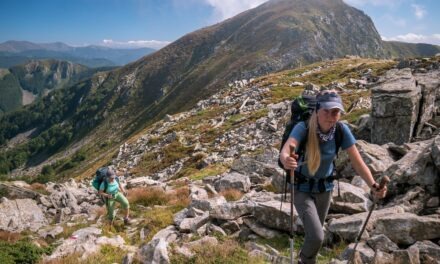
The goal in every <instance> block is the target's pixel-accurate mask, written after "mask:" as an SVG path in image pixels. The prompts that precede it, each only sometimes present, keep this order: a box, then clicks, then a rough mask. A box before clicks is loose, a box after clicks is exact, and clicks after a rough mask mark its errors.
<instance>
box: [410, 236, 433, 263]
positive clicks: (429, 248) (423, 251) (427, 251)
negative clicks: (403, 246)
mask: <svg viewBox="0 0 440 264" xmlns="http://www.w3.org/2000/svg"><path fill="white" fill-rule="evenodd" d="M414 247H415V248H417V249H418V251H419V254H420V259H421V260H422V263H429V261H428V260H429V259H437V260H439V259H440V246H439V245H437V244H435V243H433V242H431V241H429V240H425V241H417V242H416V243H415V244H414V245H412V246H411V247H410V248H414ZM432 263H435V262H432Z"/></svg>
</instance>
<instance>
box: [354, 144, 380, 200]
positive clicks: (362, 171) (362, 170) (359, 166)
mask: <svg viewBox="0 0 440 264" xmlns="http://www.w3.org/2000/svg"><path fill="white" fill-rule="evenodd" d="M347 153H348V156H349V157H350V161H351V165H352V166H353V168H354V170H355V171H356V172H357V173H358V174H359V175H360V176H361V177H362V179H363V180H364V181H365V182H366V183H367V185H368V187H370V189H371V190H372V191H373V192H374V195H375V196H376V197H378V198H383V197H385V195H386V192H387V187H386V186H385V187H384V188H383V189H380V190H378V189H377V188H378V186H379V184H378V183H377V182H376V181H375V180H374V178H373V175H372V174H371V171H370V169H369V168H368V167H367V165H366V164H365V162H364V160H363V159H362V157H361V154H359V151H358V149H357V148H356V145H352V146H351V147H349V148H348V149H347Z"/></svg>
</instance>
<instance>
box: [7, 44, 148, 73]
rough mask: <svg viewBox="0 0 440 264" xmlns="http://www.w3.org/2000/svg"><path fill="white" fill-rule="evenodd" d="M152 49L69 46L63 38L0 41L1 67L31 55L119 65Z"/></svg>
mask: <svg viewBox="0 0 440 264" xmlns="http://www.w3.org/2000/svg"><path fill="white" fill-rule="evenodd" d="M154 51H155V50H154V49H151V48H133V49H126V48H125V49H120V48H110V47H105V46H98V45H89V46H84V47H72V46H69V45H67V44H65V43H62V42H54V43H41V44H38V43H33V42H29V41H6V42H3V43H0V67H4V68H9V67H11V66H13V65H16V64H21V63H24V62H25V61H26V60H30V59H59V60H69V61H72V62H75V63H78V64H84V65H86V66H88V67H103V66H117V65H119V66H121V65H125V64H127V63H130V62H133V61H135V60H137V59H139V58H141V57H143V56H145V55H148V54H150V53H152V52H154Z"/></svg>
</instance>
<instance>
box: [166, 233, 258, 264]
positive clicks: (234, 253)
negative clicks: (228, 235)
mask: <svg viewBox="0 0 440 264" xmlns="http://www.w3.org/2000/svg"><path fill="white" fill-rule="evenodd" d="M192 251H193V252H194V253H195V254H194V256H193V257H191V258H189V259H188V258H185V257H184V256H181V255H177V254H173V255H171V258H170V262H171V263H176V264H181V263H182V264H183V263H193V264H235V263H249V264H260V263H261V264H263V263H265V261H264V259H262V258H259V257H251V256H249V255H248V252H247V251H246V250H245V249H244V248H243V246H242V245H240V243H238V242H236V241H235V240H232V239H227V240H225V241H220V242H219V244H218V245H210V244H207V245H201V246H196V247H194V248H193V249H192Z"/></svg>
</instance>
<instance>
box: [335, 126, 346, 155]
mask: <svg viewBox="0 0 440 264" xmlns="http://www.w3.org/2000/svg"><path fill="white" fill-rule="evenodd" d="M342 126H343V125H342V123H341V122H337V123H336V131H335V141H336V149H335V153H336V156H338V152H339V149H340V148H341V145H342V140H343V139H344V131H343V128H342Z"/></svg>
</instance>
